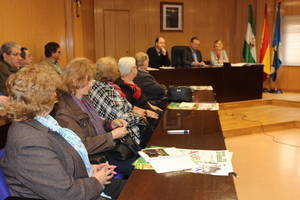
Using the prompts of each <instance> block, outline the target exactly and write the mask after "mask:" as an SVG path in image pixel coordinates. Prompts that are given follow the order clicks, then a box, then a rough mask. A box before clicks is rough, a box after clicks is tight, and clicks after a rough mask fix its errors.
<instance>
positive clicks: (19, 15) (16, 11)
mask: <svg viewBox="0 0 300 200" xmlns="http://www.w3.org/2000/svg"><path fill="white" fill-rule="evenodd" d="M65 19H66V18H65V2H64V1H61V0H51V1H48V0H27V1H20V0H9V1H5V0H1V6H0V27H1V31H0V43H1V44H2V43H3V42H7V41H15V42H17V43H18V44H20V45H22V46H25V47H28V48H29V49H30V50H31V52H32V53H33V60H34V62H38V61H40V60H41V59H43V54H44V49H43V48H44V45H45V44H46V43H47V42H49V41H55V42H58V43H59V44H60V45H61V50H62V54H61V62H62V63H65V62H66V27H65V21H66V20H65Z"/></svg>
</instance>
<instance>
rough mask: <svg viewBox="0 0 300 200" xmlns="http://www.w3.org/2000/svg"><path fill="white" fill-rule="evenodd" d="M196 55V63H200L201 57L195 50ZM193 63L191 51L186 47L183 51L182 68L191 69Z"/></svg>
mask: <svg viewBox="0 0 300 200" xmlns="http://www.w3.org/2000/svg"><path fill="white" fill-rule="evenodd" d="M196 55H197V59H198V62H202V55H201V52H200V51H199V50H196ZM193 62H194V57H193V53H192V49H191V47H187V48H186V49H185V50H184V51H183V66H184V67H191V66H192V63H193Z"/></svg>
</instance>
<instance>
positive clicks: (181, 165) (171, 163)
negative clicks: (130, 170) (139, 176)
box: [134, 147, 233, 176]
mask: <svg viewBox="0 0 300 200" xmlns="http://www.w3.org/2000/svg"><path fill="white" fill-rule="evenodd" d="M139 154H140V155H141V156H142V158H139V159H138V160H137V161H136V162H135V163H134V166H135V168H136V169H151V168H153V169H154V170H155V171H156V172H157V173H163V172H171V171H184V172H191V173H201V174H210V175H217V176H228V175H229V174H230V173H232V172H233V167H232V163H231V159H232V154H233V153H232V152H229V151H228V150H219V151H213V150H196V149H178V148H174V147H172V148H163V147H160V148H159V147H158V148H150V149H143V150H142V151H140V152H139ZM138 163H139V164H138ZM140 164H142V165H140Z"/></svg>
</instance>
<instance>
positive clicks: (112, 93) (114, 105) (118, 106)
mask: <svg viewBox="0 0 300 200" xmlns="http://www.w3.org/2000/svg"><path fill="white" fill-rule="evenodd" d="M88 98H89V100H90V103H91V105H92V106H93V107H94V108H95V110H96V111H97V113H98V114H99V116H100V117H101V118H102V119H105V120H114V119H118V118H121V119H124V120H126V121H127V122H128V132H129V134H130V135H131V136H132V137H133V138H134V140H135V141H136V142H137V143H138V144H139V143H140V133H139V127H138V124H139V122H140V121H141V120H142V118H141V117H139V116H138V115H136V114H135V113H133V107H132V105H131V104H130V103H129V102H128V101H127V99H126V98H124V97H122V96H121V95H120V94H119V93H118V92H117V91H116V90H115V89H114V87H113V86H112V85H110V84H109V83H108V82H101V81H96V83H95V84H94V85H93V87H92V90H91V92H90V94H89V96H88Z"/></svg>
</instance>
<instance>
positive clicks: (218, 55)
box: [210, 40, 229, 65]
mask: <svg viewBox="0 0 300 200" xmlns="http://www.w3.org/2000/svg"><path fill="white" fill-rule="evenodd" d="M223 47H224V45H223V43H222V41H221V40H216V41H215V42H214V49H213V50H212V51H211V52H210V62H211V64H212V65H223V63H224V62H229V60H228V56H227V53H226V51H225V50H224V49H223Z"/></svg>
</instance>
